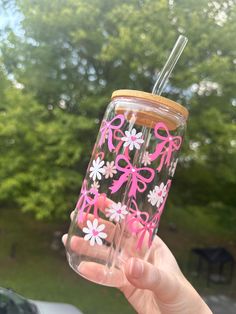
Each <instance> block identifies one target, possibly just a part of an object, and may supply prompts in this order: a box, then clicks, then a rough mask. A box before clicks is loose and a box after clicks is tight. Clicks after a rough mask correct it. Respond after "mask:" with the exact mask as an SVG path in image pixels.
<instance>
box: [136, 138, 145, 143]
mask: <svg viewBox="0 0 236 314" xmlns="http://www.w3.org/2000/svg"><path fill="white" fill-rule="evenodd" d="M136 142H137V143H140V144H142V143H143V142H144V140H143V139H142V138H137V139H136Z"/></svg>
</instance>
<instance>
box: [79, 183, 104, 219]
mask: <svg viewBox="0 0 236 314" xmlns="http://www.w3.org/2000/svg"><path fill="white" fill-rule="evenodd" d="M89 194H93V195H94V196H93V197H92V196H90V195H89ZM98 196H99V194H98V191H97V190H96V189H93V188H91V189H89V190H87V189H86V182H85V181H84V183H83V185H82V188H81V196H80V198H79V199H78V202H77V204H76V207H75V208H76V209H78V210H79V218H78V220H79V222H81V221H83V212H84V211H86V212H87V214H88V213H89V212H90V210H91V208H92V207H93V206H94V216H95V217H96V218H97V216H98V214H97V212H98V207H97V200H98Z"/></svg>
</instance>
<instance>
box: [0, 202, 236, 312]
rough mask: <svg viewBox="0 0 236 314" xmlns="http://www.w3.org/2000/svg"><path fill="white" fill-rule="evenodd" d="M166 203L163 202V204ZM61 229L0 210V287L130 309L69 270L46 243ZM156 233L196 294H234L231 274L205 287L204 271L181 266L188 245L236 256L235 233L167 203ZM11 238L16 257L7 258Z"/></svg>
mask: <svg viewBox="0 0 236 314" xmlns="http://www.w3.org/2000/svg"><path fill="white" fill-rule="evenodd" d="M167 207H168V206H167ZM63 229H64V230H65V231H66V230H67V229H68V226H67V225H65V224H61V223H59V222H51V223H50V222H41V221H35V220H34V219H33V217H31V216H30V215H28V214H22V213H20V212H19V211H17V210H1V211H0V240H1V242H0V286H4V287H10V288H12V289H14V290H15V291H17V292H18V293H20V294H22V295H24V296H26V297H28V298H32V299H38V300H47V301H55V302H66V303H70V304H74V305H75V306H77V307H78V308H79V309H81V310H82V311H83V312H84V314H90V313H91V314H92V313H93V314H94V313H96V314H100V313H102V314H106V313H111V312H112V313H113V314H116V313H117V314H118V313H119V314H120V313H123V314H126V313H127V314H128V313H129V314H131V313H134V311H133V309H132V308H131V306H130V305H129V304H128V302H127V301H126V300H125V298H124V296H123V295H122V294H121V293H120V292H119V291H118V290H116V289H112V288H107V287H103V286H99V285H96V284H93V283H91V282H89V281H86V280H84V279H83V278H81V277H80V276H78V275H77V274H75V273H74V272H73V271H72V270H71V269H70V268H69V266H68V263H67V261H66V259H65V256H64V254H63V253H62V252H63V251H61V253H60V254H59V253H58V252H54V251H52V249H51V248H50V244H51V240H52V235H53V233H54V232H55V231H56V230H63ZM159 235H160V236H161V237H162V238H163V240H164V241H165V242H166V243H167V245H168V246H169V247H170V249H171V250H172V252H173V253H174V255H175V256H176V258H177V260H178V262H179V264H180V266H181V268H182V270H183V272H184V273H185V275H186V277H187V278H188V279H189V280H190V281H191V282H192V283H193V285H194V287H196V288H197V290H198V291H199V292H200V293H201V294H202V295H208V294H219V293H220V294H227V295H229V296H232V297H234V298H236V295H235V293H236V278H234V282H233V284H232V285H215V284H211V285H210V287H207V285H206V280H205V278H204V276H202V277H200V278H198V277H195V276H193V274H192V273H193V272H192V270H190V271H189V270H188V269H187V263H188V260H189V253H190V250H191V248H193V247H201V246H210V245H220V246H224V247H226V248H227V249H229V250H230V251H231V252H232V253H233V254H234V256H236V236H235V232H233V231H232V230H227V229H224V228H222V227H221V225H219V223H218V222H217V221H216V219H214V216H209V215H208V214H206V213H204V211H202V210H199V209H197V208H185V209H178V208H167V209H166V212H165V213H164V215H163V217H162V221H161V225H160V232H159ZM12 243H17V246H16V257H15V258H11V257H9V253H10V248H11V245H12Z"/></svg>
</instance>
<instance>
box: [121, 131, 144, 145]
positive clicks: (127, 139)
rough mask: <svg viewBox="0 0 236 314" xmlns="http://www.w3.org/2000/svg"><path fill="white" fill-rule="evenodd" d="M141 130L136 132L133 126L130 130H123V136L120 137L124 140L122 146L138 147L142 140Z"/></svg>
mask: <svg viewBox="0 0 236 314" xmlns="http://www.w3.org/2000/svg"><path fill="white" fill-rule="evenodd" d="M142 135H143V134H142V132H139V133H137V131H136V129H135V128H133V129H132V130H131V132H129V131H125V136H124V137H122V138H121V140H122V141H123V142H124V147H129V149H130V150H133V149H134V147H135V148H136V149H140V145H141V144H142V143H143V142H144V140H143V139H142V138H141V137H142Z"/></svg>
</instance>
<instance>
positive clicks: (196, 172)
mask: <svg viewBox="0 0 236 314" xmlns="http://www.w3.org/2000/svg"><path fill="white" fill-rule="evenodd" d="M13 3H14V1H13ZM15 7H16V8H17V10H19V11H20V12H21V14H22V21H21V28H22V34H21V35H17V34H16V33H15V31H14V29H7V30H6V32H5V34H6V33H7V36H5V37H4V38H5V40H3V41H2V44H1V51H2V60H3V64H4V68H5V69H6V71H7V73H8V75H9V74H11V75H13V77H14V79H15V80H16V81H17V82H19V83H21V84H23V86H24V88H23V90H22V92H21V94H22V97H23V95H24V96H25V95H28V94H30V95H31V96H26V97H31V99H32V98H34V99H35V101H34V102H37V108H41V109H40V110H42V114H43V115H46V116H47V118H48V124H47V123H46V122H45V124H44V127H45V130H47V128H49V129H50V128H52V127H53V126H54V128H55V130H54V131H55V134H57V132H58V131H56V129H57V130H60V132H61V130H62V128H64V130H65V136H66V134H67V136H68V138H67V144H65V146H66V145H67V146H68V143H69V142H68V140H70V141H71V142H72V143H73V144H72V145H70V147H71V154H73V151H74V149H75V148H76V147H78V148H77V149H79V150H81V151H83V153H81V156H80V157H78V158H77V159H76V160H73V159H72V160H71V159H70V157H69V154H68V155H67V156H65V160H64V164H63V165H60V167H58V168H57V169H53V168H51V166H49V165H50V164H46V163H45V164H44V167H45V172H46V173H47V176H46V175H45V177H44V178H42V184H46V183H47V182H49V181H50V180H51V184H52V185H53V182H54V181H55V180H54V179H53V177H54V176H56V177H57V178H59V177H60V176H62V173H61V172H60V171H63V176H64V177H65V173H66V172H67V170H68V167H67V165H68V164H70V165H71V167H72V168H73V171H74V172H73V173H76V171H78V173H79V174H80V177H81V176H82V175H83V173H84V169H85V165H86V163H87V161H88V157H89V151H90V149H91V147H92V143H93V142H94V139H95V134H96V132H97V126H98V120H99V119H101V117H102V115H103V112H104V108H105V105H106V104H107V102H108V100H109V97H110V95H111V92H112V91H113V90H115V89H119V88H134V89H141V90H145V91H150V90H151V88H152V85H153V83H154V81H155V79H156V75H157V73H158V71H159V70H160V69H161V67H162V65H163V63H164V62H165V59H166V57H167V55H168V53H169V50H170V49H171V46H172V45H173V43H174V41H175V39H176V38H177V36H178V33H184V34H186V36H188V37H189V44H188V46H187V48H186V49H185V51H184V55H183V57H182V59H181V60H180V62H179V63H178V65H177V67H176V68H175V71H174V74H173V78H172V79H171V80H170V83H169V84H168V86H167V88H166V92H165V95H166V96H167V97H169V98H172V99H174V100H176V101H179V102H181V103H182V104H184V105H185V106H187V107H188V108H189V109H190V119H189V128H188V136H187V137H186V141H185V143H186V145H185V148H184V151H183V154H182V158H181V160H180V166H179V169H178V170H177V175H176V184H174V185H173V190H172V191H173V192H172V193H171V194H172V196H173V199H174V201H175V202H176V203H177V204H180V205H181V204H186V202H187V203H189V204H200V205H203V206H209V208H210V207H211V206H213V210H214V206H216V207H217V206H218V207H219V206H220V208H223V207H224V208H226V209H228V212H229V213H230V214H231V208H232V206H233V205H234V204H235V201H236V199H235V193H234V191H235V188H236V175H235V173H236V171H235V170H236V157H235V156H236V154H235V150H236V144H235V138H236V129H235V98H234V97H235V95H234V86H235V83H236V77H235V65H236V63H235V51H236V49H235V48H236V47H235V40H234V34H235V31H236V3H235V1H232V0H226V1H223V0H221V1H220V0H218V1H210V0H199V1H195V0H178V1H175V0H173V1H166V0H160V1H155V0H142V1H141V0H140V1H138V0H127V1H121V0H114V1H110V0H88V1H83V0H67V1H61V0H55V1H48V0H40V1H34V2H32V1H30V0H16V1H15ZM39 104H40V105H39ZM18 110H20V109H18ZM28 110H29V109H28ZM32 110H33V109H32ZM23 114H24V110H23V109H22V115H23ZM32 114H33V113H32ZM13 115H14V114H13ZM12 119H13V120H14V119H20V117H18V116H16V115H15V118H14V117H13V116H12ZM35 119H36V118H35ZM37 119H38V123H39V124H40V117H39V116H38V117H37ZM64 119H65V120H66V121H70V119H71V120H73V123H72V124H71V123H70V122H68V124H67V125H68V126H70V127H68V128H66V129H65V127H64V126H63V123H64V122H63V121H64ZM81 119H82V121H85V120H86V121H87V122H86V123H84V124H83V123H81V122H80V120H81ZM26 120H27V119H25V120H24V124H22V125H23V126H24V127H26V125H28V131H26V133H27V132H30V131H29V130H31V128H30V123H31V122H30V121H28V120H27V121H28V122H27V121H26ZM6 123H8V122H6ZM51 125H52V126H51ZM95 126H96V127H95ZM45 132H46V131H45ZM60 132H59V133H60ZM46 134H47V133H46ZM77 134H79V135H80V137H79V136H77ZM81 134H83V136H81ZM84 134H86V136H84ZM89 135H90V136H91V139H92V140H91V143H88V141H87V138H88V136H89ZM55 136H56V135H55ZM47 137H48V138H47V141H48V142H50V141H51V140H52V139H51V137H52V138H53V136H52V135H51V134H50V133H48V135H47ZM57 139H58V141H59V137H58V138H57ZM37 140H38V139H37ZM40 140H41V139H40ZM44 140H45V141H46V139H44ZM38 141H39V140H38ZM42 143H44V144H45V142H42ZM52 143H53V145H51V146H50V147H51V149H52V150H53V149H54V150H55V151H57V153H58V154H59V152H62V149H63V147H62V146H60V145H59V144H58V142H57V141H56V140H55V142H52ZM42 145H43V144H42ZM76 145H77V146H76ZM67 146H66V147H65V148H64V149H66V148H67ZM84 146H86V150H83V147H84ZM14 147H15V146H14ZM43 147H44V145H43ZM45 147H47V145H46V146H45ZM14 150H15V149H14ZM6 151H7V149H6ZM24 152H25V150H24ZM64 153H65V152H64ZM44 155H45V158H46V159H47V158H49V156H50V152H49V151H45V152H44ZM85 156H86V157H85ZM32 158H35V159H34V161H35V163H37V162H40V159H39V160H38V161H37V151H36V150H35V151H32ZM6 161H7V159H6V158H5V163H6ZM4 167H5V166H4ZM15 175H16V174H15ZM10 177H11V176H10V175H8V178H10ZM72 177H73V176H72ZM3 178H6V174H5V177H4V176H3ZM4 180H5V179H4ZM61 180H64V179H63V178H61ZM78 181H79V180H78ZM43 182H44V183H43ZM46 185H47V184H46ZM62 185H63V183H62ZM30 189H31V186H29V187H28V190H30ZM61 189H62V190H60V189H58V191H59V193H61V194H62V193H64V196H65V199H66V197H67V196H68V195H69V196H70V199H72V198H73V197H72V196H71V195H72V194H73V193H74V190H73V184H70V186H69V187H68V189H69V190H68V191H69V192H68V194H66V192H65V191H64V192H63V187H62V186H61ZM9 191H10V190H9ZM32 191H33V190H32ZM55 191H57V187H55ZM43 192H44V191H42V190H40V191H38V193H39V198H40V196H41V195H43V194H44V193H43ZM29 193H30V192H29ZM55 193H56V192H55ZM28 197H29V196H28V194H27V195H26V197H25V205H24V206H26V207H27V208H28V209H30V208H31V207H32V208H33V206H34V198H33V197H32V198H31V199H30V201H29V203H28V204H29V205H27V198H28ZM54 197H55V194H53V193H52V192H51V190H48V200H50V201H51V203H50V204H47V206H48V208H49V213H50V212H52V211H53V210H54V209H52V207H53V203H54ZM212 204H213V205H212ZM214 204H215V205H214ZM61 206H62V207H63V206H64V207H67V206H68V205H67V203H66V202H64V203H63V201H62V202H61ZM37 208H38V209H39V212H40V206H39V207H37ZM54 208H55V211H56V210H57V209H56V207H55V206H54ZM217 213H218V214H219V216H221V217H222V211H218V212H217ZM234 217H235V218H234V219H236V215H235V214H234Z"/></svg>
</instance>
